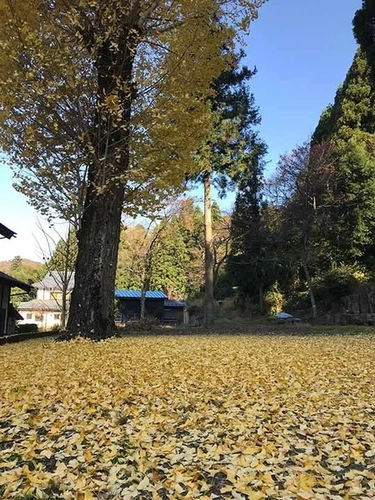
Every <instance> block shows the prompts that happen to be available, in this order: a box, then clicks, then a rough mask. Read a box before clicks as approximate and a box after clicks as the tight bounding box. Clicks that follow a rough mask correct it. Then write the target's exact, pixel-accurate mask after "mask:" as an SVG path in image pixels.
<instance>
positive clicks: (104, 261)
mask: <svg viewBox="0 0 375 500" xmlns="http://www.w3.org/2000/svg"><path fill="white" fill-rule="evenodd" d="M130 28H131V27H129V26H126V25H124V28H123V29H124V32H123V34H122V36H121V37H119V40H121V46H119V47H118V49H116V48H113V47H112V46H111V45H110V43H109V41H108V40H105V41H103V44H102V46H101V47H100V49H98V56H97V63H96V66H97V71H98V103H99V104H98V106H97V108H96V115H95V121H94V123H95V128H94V133H93V137H95V138H93V140H94V141H95V142H94V144H95V151H96V155H95V157H94V158H93V160H92V163H91V164H90V166H89V172H88V187H87V193H86V198H85V206H84V212H83V216H82V222H81V227H80V230H79V231H78V234H77V238H78V256H77V261H76V268H75V269H76V271H75V286H74V290H73V293H72V300H71V306H70V315H69V321H68V330H69V331H70V332H71V333H73V334H74V335H82V336H85V337H89V338H92V339H102V338H108V337H110V336H111V335H113V333H114V329H115V322H114V291H115V277H116V267H117V254H118V247H119V240H120V228H121V214H122V209H123V201H124V186H123V181H122V180H121V179H122V176H123V175H124V174H125V173H126V171H127V169H128V166H129V140H130V132H129V129H130V115H131V104H132V99H133V92H132V73H133V61H134V56H135V51H136V46H137V41H136V40H137V34H136V33H135V30H134V29H133V30H132V29H130ZM116 50H117V52H116ZM119 79H121V81H122V88H123V90H121V91H120V90H119V87H118V80H119ZM112 92H115V93H116V95H117V96H118V98H120V101H121V110H122V113H121V119H122V124H123V126H122V127H119V126H118V123H116V122H115V117H113V116H112V115H111V114H110V112H109V111H108V110H107V111H106V106H105V102H106V99H107V98H108V96H109V95H111V93H112Z"/></svg>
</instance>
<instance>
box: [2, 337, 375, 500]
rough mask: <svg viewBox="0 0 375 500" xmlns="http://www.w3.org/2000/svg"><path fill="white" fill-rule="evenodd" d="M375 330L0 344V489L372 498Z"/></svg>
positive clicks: (12, 494) (5, 494) (92, 498)
mask: <svg viewBox="0 0 375 500" xmlns="http://www.w3.org/2000/svg"><path fill="white" fill-rule="evenodd" d="M374 352H375V337H372V336H348V337H340V336H332V337H317V338H312V337H286V336H285V337H283V336H280V337H276V336H269V337H257V336H249V337H244V336H238V337H236V336H232V337H222V336H220V337H214V336H212V337H209V336H207V337H204V336H202V337H198V336H195V337H152V336H149V337H143V338H123V339H116V340H109V341H105V342H101V343H91V342H89V341H77V342H72V343H67V344H65V343H58V344H55V343H52V342H48V341H40V340H35V341H29V342H24V343H22V344H15V345H6V346H2V347H0V365H1V367H2V375H1V380H0V398H1V399H0V498H4V499H8V498H9V499H12V498H17V499H20V500H26V499H27V500H32V499H36V500H39V499H40V500H47V499H54V498H55V499H64V500H70V499H71V500H73V499H78V500H96V499H98V500H99V499H103V500H107V499H194V498H199V499H209V500H213V499H222V498H224V499H225V498H228V499H233V498H234V499H243V500H246V499H247V500H271V499H282V498H285V499H296V500H298V499H302V500H303V499H317V500H326V499H332V500H335V499H348V500H349V499H353V498H361V499H366V498H369V499H371V498H375V494H374V492H375V407H374V401H375V397H374V396H375V362H374Z"/></svg>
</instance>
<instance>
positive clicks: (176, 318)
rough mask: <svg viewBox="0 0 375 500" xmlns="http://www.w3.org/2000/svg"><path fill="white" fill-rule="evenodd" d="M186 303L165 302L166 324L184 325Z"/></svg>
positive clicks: (178, 301)
mask: <svg viewBox="0 0 375 500" xmlns="http://www.w3.org/2000/svg"><path fill="white" fill-rule="evenodd" d="M185 307H186V302H185V301H184V300H165V301H164V317H163V322H164V323H172V324H173V323H183V322H184V310H185Z"/></svg>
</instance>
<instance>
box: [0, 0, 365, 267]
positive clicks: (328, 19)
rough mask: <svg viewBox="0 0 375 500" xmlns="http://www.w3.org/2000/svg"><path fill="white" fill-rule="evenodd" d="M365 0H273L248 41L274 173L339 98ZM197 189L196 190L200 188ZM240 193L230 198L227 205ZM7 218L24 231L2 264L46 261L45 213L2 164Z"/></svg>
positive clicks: (1, 194)
mask: <svg viewBox="0 0 375 500" xmlns="http://www.w3.org/2000/svg"><path fill="white" fill-rule="evenodd" d="M360 6H361V0H269V1H268V3H266V4H265V5H264V6H263V7H262V8H261V9H260V12H259V19H258V20H257V21H256V22H254V23H253V25H252V28H251V34H250V36H249V37H248V39H247V47H246V53H247V56H246V60H245V63H246V64H247V65H248V66H250V67H253V66H256V67H257V68H258V74H257V75H256V76H255V77H254V78H253V81H252V83H251V87H252V91H253V93H254V95H255V99H256V102H257V105H258V106H259V107H260V113H261V116H262V124H261V126H260V134H261V136H262V138H263V139H264V140H265V141H266V143H267V144H268V148H269V154H268V158H267V161H268V162H269V163H268V165H267V172H268V173H270V172H272V170H273V169H274V168H275V166H276V163H277V160H278V158H279V156H280V155H281V154H283V153H285V152H286V151H290V150H291V149H292V148H293V147H294V146H295V145H296V144H301V143H302V142H304V141H305V140H306V139H308V137H309V135H311V133H312V132H313V131H314V128H315V126H316V125H317V122H318V120H319V116H320V113H321V111H322V110H323V109H324V108H325V106H327V105H328V104H329V103H330V102H332V100H333V99H334V96H335V92H336V89H337V87H338V85H339V84H340V83H341V82H342V81H343V79H344V78H345V75H346V73H347V71H348V69H349V66H350V64H351V62H352V59H353V56H354V53H355V50H356V44H355V40H354V38H353V35H352V27H351V22H352V18H353V15H354V12H355V11H356V10H357V9H358V8H359V7H360ZM194 194H196V193H194ZM232 203H233V196H229V197H228V198H227V199H226V200H224V201H223V202H222V205H223V207H224V209H228V208H229V207H230V205H231V204H232ZM0 214H1V222H2V223H3V224H5V225H7V226H9V227H10V228H11V229H13V230H14V231H17V233H18V236H17V239H13V240H11V241H8V240H5V241H4V240H3V241H2V242H1V246H0V261H1V260H4V259H11V258H13V257H14V256H15V255H21V256H22V257H23V258H31V259H35V260H40V251H39V250H38V247H37V245H36V243H35V240H34V237H33V235H38V229H37V227H36V225H35V223H36V218H37V214H36V213H35V211H34V210H32V208H31V207H30V206H29V205H28V204H27V202H26V199H25V197H24V196H22V195H21V194H19V193H17V192H16V191H15V190H14V189H13V188H12V175H11V172H10V169H9V167H7V166H5V165H4V164H0Z"/></svg>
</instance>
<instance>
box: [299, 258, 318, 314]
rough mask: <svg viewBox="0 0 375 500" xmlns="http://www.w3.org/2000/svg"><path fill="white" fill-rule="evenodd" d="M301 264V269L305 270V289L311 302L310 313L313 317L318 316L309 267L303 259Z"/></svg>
mask: <svg viewBox="0 0 375 500" xmlns="http://www.w3.org/2000/svg"><path fill="white" fill-rule="evenodd" d="M302 265H303V269H304V271H305V278H306V282H307V289H308V292H309V297H310V302H311V308H312V314H313V318H314V319H315V318H316V317H317V316H318V309H317V307H316V301H315V294H314V288H313V286H312V281H311V276H310V271H309V267H308V265H307V263H306V261H303V263H302Z"/></svg>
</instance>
